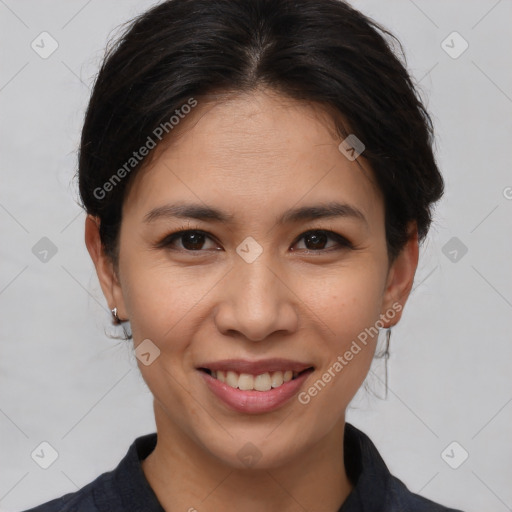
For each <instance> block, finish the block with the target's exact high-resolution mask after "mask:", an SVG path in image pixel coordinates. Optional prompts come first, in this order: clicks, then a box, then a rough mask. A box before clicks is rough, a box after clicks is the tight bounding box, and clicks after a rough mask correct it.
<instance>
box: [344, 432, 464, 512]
mask: <svg viewBox="0 0 512 512" xmlns="http://www.w3.org/2000/svg"><path fill="white" fill-rule="evenodd" d="M344 462H345V467H346V469H347V475H348V476H349V478H350V479H351V481H352V482H353V483H354V488H353V490H352V492H351V493H350V495H349V496H348V498H347V500H346V501H345V503H344V504H343V506H342V507H341V509H340V510H339V512H356V511H359V510H365V511H368V512H370V511H377V510H378V511H380V512H410V511H411V510H414V512H462V511H461V510H457V509H452V508H448V507H445V506H443V505H440V504H439V503H434V502H433V501H431V500H429V499H427V498H424V497H422V496H420V495H419V494H414V493H413V492H411V491H410V490H409V489H408V488H407V487H406V485H405V484H404V483H403V482H402V481H401V480H399V479H398V478H397V477H395V476H394V475H392V474H391V473H390V471H389V469H388V467H387V466H386V464H385V462H384V460H383V459H382V457H381V456H380V453H379V452H378V450H377V448H376V446H375V445H374V444H373V442H372V441H371V440H370V438H369V437H368V436H367V435H366V434H365V433H364V432H362V431H361V430H359V429H357V428H356V427H354V426H353V425H351V424H350V423H346V424H345V440H344Z"/></svg>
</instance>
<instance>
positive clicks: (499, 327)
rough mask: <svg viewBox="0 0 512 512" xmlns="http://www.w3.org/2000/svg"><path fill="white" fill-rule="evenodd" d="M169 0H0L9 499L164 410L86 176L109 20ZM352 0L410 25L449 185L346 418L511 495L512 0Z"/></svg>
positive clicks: (97, 456)
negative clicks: (39, 452)
mask: <svg viewBox="0 0 512 512" xmlns="http://www.w3.org/2000/svg"><path fill="white" fill-rule="evenodd" d="M153 3H154V2H149V1H143V0H128V1H126V0H125V1H120V0H101V1H100V0H92V1H91V0H90V1H85V0H80V1H78V0H66V1H64V0H60V1H57V0H52V1H41V0H18V1H14V0H0V52H1V53H0V62H1V78H0V107H1V114H0V116H1V117H0V130H1V132H0V151H1V156H2V159H1V177H2V186H1V189H0V226H1V230H2V234H3V236H2V240H3V243H2V244H1V246H0V251H1V261H2V265H1V268H0V312H1V313H0V314H1V324H0V325H1V345H0V346H1V357H0V380H1V382H0V390H1V394H0V429H1V436H0V450H1V452H0V461H1V462H0V464H1V472H0V509H1V510H2V511H18V510H21V509H24V508H27V507H29V506H33V505H36V504H38V503H41V502H43V501H46V500H49V499H51V498H55V497H57V496H60V495H62V494H64V493H65V492H71V491H75V490H76V489H78V488H80V487H82V486H83V485H85V484H87V483H89V482H90V481H91V480H92V479H94V478H95V477H96V476H98V475H99V474H100V473H102V472H104V471H108V470H110V469H113V468H114V467H115V466H116V465H117V463H118V462H119V461H120V459H121V458H122V456H123V455H124V454H125V453H126V450H127V449H128V446H129V445H130V444H131V442H132V441H133V440H134V439H135V437H137V436H139V435H142V434H145V433H148V432H152V431H154V429H155V426H154V420H153V411H152V401H151V394H150V393H149V391H148V389H147V387H146V385H145V384H144V382H143V380H142V378H141V377H140V374H139V371H138V368H137V365H136V359H135V358H134V356H133V353H132V351H131V350H130V349H129V348H127V347H126V346H125V344H124V343H123V342H116V341H112V340H110V339H109V338H107V337H106V336H105V334H104V329H107V331H109V332H114V331H113V329H114V328H113V327H111V326H110V323H109V312H108V310H107V309H106V303H105V301H104V298H103V296H102V294H101V290H100V288H99V284H98V282H97V278H96V274H95V273H94V269H93V265H92V262H91V261H90V259H89V255H88V253H87V251H86V248H85V245H84V242H83V225H84V218H85V216H84V214H83V213H81V210H80V209H79V207H78V206H77V204H76V202H75V198H76V186H75V184H74V183H73V181H72V178H73V174H74V172H75V168H76V153H75V151H76V148H77V144H78V140H79V134H80V128H81V122H82V119H83V114H84V108H85V105H86V102H87V100H88V96H89V94H90V89H89V87H90V85H91V82H92V79H93V78H94V74H95V72H96V71H97V68H98V65H99V62H100V59H101V57H102V55H103V48H104V46H105V43H106V41H107V38H108V37H109V35H112V34H111V31H112V30H113V29H114V28H115V27H117V26H118V25H119V24H120V23H122V22H124V21H127V20H128V19H130V18H132V17H133V16H134V15H136V14H138V13H139V12H141V11H143V10H145V9H146V8H147V7H148V6H150V5H152V4H153ZM353 5H354V6H355V7H357V8H359V9H360V10H362V11H363V12H364V13H366V14H369V15H370V16H372V17H374V18H375V19H376V20H377V21H378V22H380V23H382V24H383V25H384V26H386V27H388V28H389V29H391V30H392V31H393V32H394V33H395V34H396V35H397V36H398V37H399V39H400V40H401V41H402V43H403V45H404V48H405V51H406V56H407V61H408V65H409V69H410V70H411V72H412V74H413V75H414V77H415V79H416V81H417V82H419V83H420V87H421V91H422V96H423V97H424V98H425V101H426V103H427V106H428V108H429V109H430V111H431V113H432V116H433V119H434V122H435V125H436V129H437V141H436V144H437V158H438V161H439V164H440V167H441V169H442V172H443V174H444V177H445V180H446V194H445V197H444V198H443V199H442V200H441V202H440V203H439V206H438V208H437V211H436V217H435V223H434V226H433V228H432V231H431V233H430V235H429V237H428V240H427V241H426V243H425V245H424V246H423V248H422V251H421V256H420V263H419V267H418V271H417V276H416V284H415V289H414V291H413V293H412V295H411V297H410V300H409V302H408V304H407V306H406V309H405V313H404V317H403V319H402V321H401V323H400V324H399V325H398V326H397V327H396V328H394V329H393V334H392V339H391V358H390V360H389V388H390V391H389V396H388V399H387V400H379V399H377V398H375V397H373V396H372V395H370V394H368V393H366V392H364V391H362V390H361V391H360V393H359V394H358V395H357V397H356V399H355V400H354V402H353V406H354V408H352V409H350V410H349V411H348V416H347V419H348V421H350V422H352V423H353V424H355V425H356V426H358V427H359V428H361V429H362V430H363V431H365V432H366V433H367V434H368V435H369V436H370V438H371V439H372V440H373V441H374V443H375V444H376V445H377V448H378V449H379V450H380V452H381V454H382V455H383V458H384V460H385V461H386V463H387V464H388V466H389V468H390V470H391V471H392V473H394V474H395V475H396V476H398V477H399V478H401V479H402V480H403V481H404V482H405V483H406V485H407V486H408V487H409V488H410V489H411V490H412V491H414V492H418V493H421V494H422V495H424V496H426V497H429V498H431V499H433V500H435V501H439V502H441V503H443V504H445V505H450V506H454V507H457V508H461V509H463V510H465V511H467V512H477V511H478V512H480V511H482V510H494V511H496V512H501V511H506V510H512V485H511V482H512V462H511V461H512V443H511V438H512V435H511V434H512V428H511V425H512V385H511V383H512V381H511V377H510V375H511V368H510V365H511V361H512V343H511V342H512V339H511V336H510V319H511V313H512V286H511V284H512V276H511V265H510V262H511V261H512V257H511V256H512V254H511V252H512V251H511V249H512V247H511V242H510V234H511V232H512V229H511V228H512V215H511V213H512V200H511V198H512V188H510V187H512V175H511V171H510V169H511V165H510V164H511V154H510V141H511V140H512V139H511V137H512V122H511V119H512V117H511V112H512V72H511V69H512V68H511V59H510V56H511V40H512V32H511V31H510V28H509V27H510V20H512V1H511V0H501V1H496V0H479V1H476V0H473V1H467V0H435V1H433V0H430V1H426V0H414V1H412V0H393V1H390V0H386V1H382V0H359V1H354V2H353ZM43 31H47V32H49V33H50V34H51V35H52V37H53V38H55V39H56V40H57V41H58V44H59V47H58V49H57V50H56V51H55V53H53V54H52V55H51V56H50V57H49V58H47V59H42V58H41V57H40V56H39V55H38V54H37V53H36V52H35V51H34V50H33V49H32V48H31V42H32V41H33V40H34V39H36V37H37V36H38V35H39V34H40V33H41V32H43ZM453 31H457V32H459V33H460V34H461V36H462V37H463V38H464V39H465V40H466V41H467V42H468V43H469V48H468V49H467V50H466V51H465V52H464V53H463V54H462V55H460V56H459V57H458V58H456V59H454V58H452V57H450V56H449V55H448V54H447V53H446V52H445V50H444V49H443V47H442V46H441V43H442V41H443V40H445V38H446V37H447V36H448V35H449V34H450V33H452V32H453ZM450 41H451V40H450V39H449V40H448V42H447V43H445V44H449V45H451V46H454V48H455V50H457V48H460V46H458V45H459V42H457V41H456V40H455V41H454V42H453V43H451V42H450ZM452 51H454V50H453V49H452ZM507 187H509V188H507ZM42 237H48V238H49V239H50V240H51V241H52V242H53V244H55V246H56V247H57V253H56V254H55V255H54V256H53V257H51V258H49V259H48V261H47V262H42V261H40V260H39V259H38V258H37V257H36V256H35V255H34V254H33V252H32V247H33V246H34V245H35V244H36V243H37V242H38V241H39V240H40V239H41V238H42ZM452 237H457V238H458V239H459V240H460V242H461V243H463V244H464V245H465V246H466V247H467V249H468V252H467V254H465V255H464V256H463V257H460V254H461V253H460V252H459V253H458V254H459V259H458V261H455V262H453V261H451V260H450V259H449V258H448V257H447V256H446V255H445V254H444V253H443V247H444V246H445V244H446V243H447V242H448V241H449V240H450V239H451V238H452ZM445 252H447V251H446V250H445ZM382 340H383V337H382ZM381 370H382V367H380V366H379V364H376V368H375V372H376V373H377V375H380V376H382V371H381ZM369 384H370V386H371V387H372V388H373V389H374V390H375V392H376V393H382V385H380V383H379V379H378V378H376V377H372V378H371V380H370V382H369ZM42 441H47V442H49V443H50V444H51V445H52V446H53V447H54V448H55V449H56V450H57V452H58V459H57V460H56V461H55V463H54V464H53V465H51V466H50V467H49V468H48V469H46V470H44V469H41V468H40V467H39V466H38V465H37V464H36V463H35V462H34V461H33V460H32V458H31V453H32V451H33V450H34V449H35V448H36V447H37V446H38V445H39V444H40V443H41V442H42ZM452 441H457V442H458V443H459V445H460V446H461V447H462V448H459V447H456V449H455V450H454V452H451V451H448V453H449V455H452V457H451V460H455V461H457V460H458V458H459V457H460V456H461V453H462V451H461V450H462V449H464V450H466V451H467V452H468V453H469V457H468V459H467V460H466V461H465V462H464V463H463V464H462V465H461V466H460V467H459V468H458V469H452V468H451V467H450V466H449V465H448V464H447V463H446V462H445V460H443V458H442V456H441V453H442V452H443V450H444V449H445V448H446V447H447V446H448V445H449V444H450V443H451V442H452Z"/></svg>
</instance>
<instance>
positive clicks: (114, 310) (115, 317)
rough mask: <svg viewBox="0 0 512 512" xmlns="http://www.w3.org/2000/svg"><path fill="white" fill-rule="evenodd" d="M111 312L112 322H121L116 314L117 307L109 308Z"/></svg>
mask: <svg viewBox="0 0 512 512" xmlns="http://www.w3.org/2000/svg"><path fill="white" fill-rule="evenodd" d="M111 312H112V317H113V320H114V323H115V324H116V325H117V324H120V323H121V319H120V318H119V316H118V314H117V308H114V309H111Z"/></svg>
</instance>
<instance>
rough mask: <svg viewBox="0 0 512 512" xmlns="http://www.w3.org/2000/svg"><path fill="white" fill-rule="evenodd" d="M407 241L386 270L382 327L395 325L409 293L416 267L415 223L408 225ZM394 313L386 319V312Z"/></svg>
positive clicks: (417, 251)
mask: <svg viewBox="0 0 512 512" xmlns="http://www.w3.org/2000/svg"><path fill="white" fill-rule="evenodd" d="M407 231H408V235H409V239H408V241H407V243H406V244H405V246H404V247H403V249H402V250H401V251H400V254H398V256H397V257H396V259H395V261H394V262H393V263H392V264H391V266H390V268H389V270H388V277H387V280H386V288H385V291H384V297H383V302H382V308H383V309H382V311H381V318H382V323H383V324H384V327H386V328H388V327H392V326H393V325H396V324H397V323H398V322H399V321H400V318H401V316H402V311H403V308H404V306H405V303H406V302H407V299H408V297H409V294H410V293H411V289H412V285H413V282H414V275H415V273H416V268H417V266H418V254H419V246H418V245H419V244H418V229H417V225H416V222H415V221H413V222H411V223H409V225H408V230H407ZM390 310H392V311H394V312H395V313H396V314H395V315H393V318H392V319H387V316H388V315H386V311H390Z"/></svg>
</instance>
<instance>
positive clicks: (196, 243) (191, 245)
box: [157, 229, 211, 252]
mask: <svg viewBox="0 0 512 512" xmlns="http://www.w3.org/2000/svg"><path fill="white" fill-rule="evenodd" d="M206 239H210V240H211V237H210V236H209V235H208V234H207V233H206V232H204V231H201V230H199V229H186V230H180V231H175V232H174V233H171V234H170V235H167V236H166V237H165V238H164V239H163V240H162V241H161V242H159V243H158V245H157V247H160V248H162V247H165V248H170V249H178V250H185V251H188V252H193V251H200V250H201V249H202V248H203V246H204V244H205V240H206ZM177 241H180V242H181V247H173V246H174V245H175V242H177Z"/></svg>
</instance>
